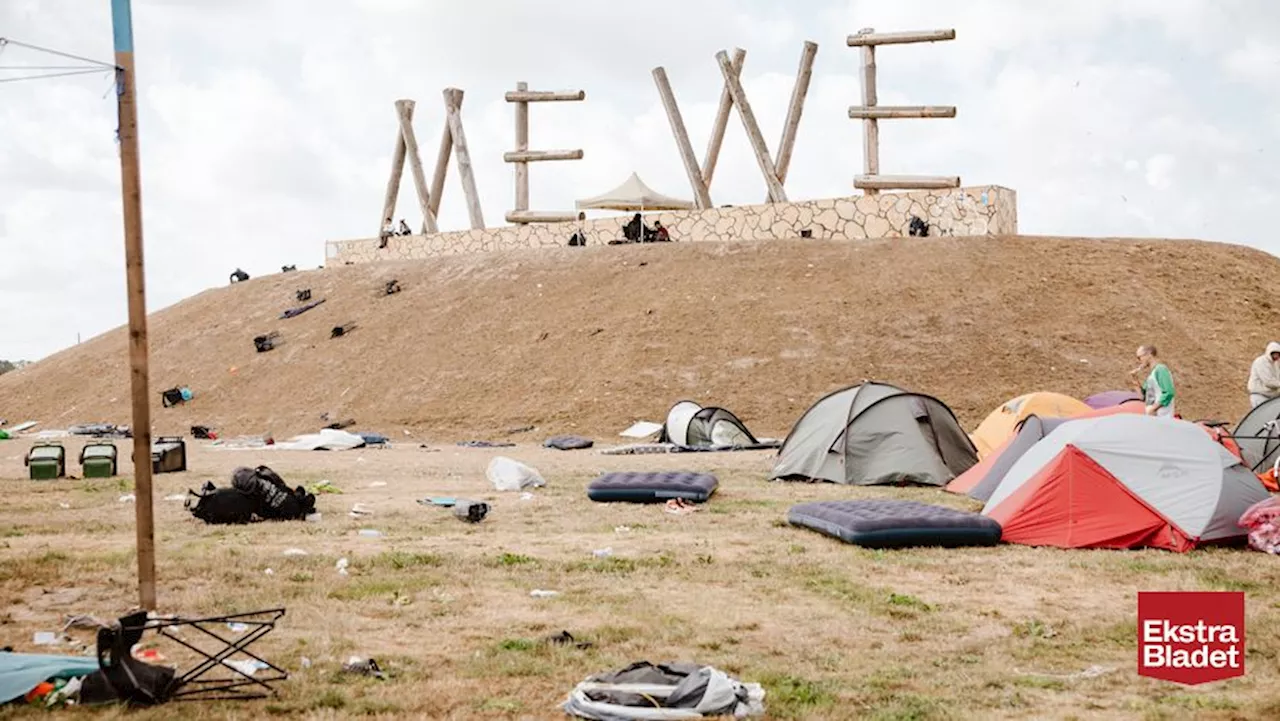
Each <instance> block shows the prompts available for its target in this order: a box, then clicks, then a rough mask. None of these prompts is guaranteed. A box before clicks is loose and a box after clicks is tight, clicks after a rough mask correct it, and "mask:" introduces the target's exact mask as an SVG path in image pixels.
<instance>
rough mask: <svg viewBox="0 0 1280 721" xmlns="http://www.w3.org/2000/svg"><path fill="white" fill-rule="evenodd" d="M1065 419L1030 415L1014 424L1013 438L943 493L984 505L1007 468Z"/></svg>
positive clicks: (958, 477) (965, 473)
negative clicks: (966, 498)
mask: <svg viewBox="0 0 1280 721" xmlns="http://www.w3.org/2000/svg"><path fill="white" fill-rule="evenodd" d="M1068 420H1070V419H1068V418H1041V417H1040V416H1037V415H1030V416H1027V417H1026V418H1023V419H1022V420H1021V421H1018V425H1017V427H1016V435H1015V436H1014V437H1013V438H1011V439H1009V441H1008V442H1006V443H1005V444H1004V445H1003V446H1001V447H1000V448H998V449H996V451H995V452H994V453H993V454H992V455H989V456H987V457H986V458H984V459H983V460H982V461H981V462H979V463H978V464H977V465H975V466H973V467H972V468H970V469H969V470H967V471H965V472H964V473H961V474H960V475H959V476H957V477H956V479H955V480H954V481H952V482H951V483H949V484H947V490H948V491H951V492H952V493H960V494H964V495H967V496H969V497H970V498H972V499H974V500H976V501H982V502H984V503H985V502H986V501H987V499H989V498H991V494H992V493H995V490H996V488H998V487H999V486H1000V482H1001V481H1003V480H1004V477H1005V476H1006V475H1008V474H1009V469H1010V468H1013V464H1015V463H1017V462H1018V459H1019V458H1022V456H1023V455H1025V454H1026V452H1027V451H1028V450H1030V449H1031V447H1032V446H1034V445H1035V444H1037V443H1039V442H1040V441H1042V440H1044V437H1045V436H1047V435H1049V434H1050V433H1052V432H1053V430H1054V429H1055V428H1057V427H1058V426H1060V425H1062V424H1063V423H1066V422H1067V421H1068Z"/></svg>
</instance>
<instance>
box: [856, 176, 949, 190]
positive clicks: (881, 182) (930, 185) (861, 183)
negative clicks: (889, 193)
mask: <svg viewBox="0 0 1280 721" xmlns="http://www.w3.org/2000/svg"><path fill="white" fill-rule="evenodd" d="M853 187H855V188H858V189H860V190H942V189H945V188H959V187H960V178H959V176H955V175H950V176H947V175H859V176H858V177H856V178H854V179H853Z"/></svg>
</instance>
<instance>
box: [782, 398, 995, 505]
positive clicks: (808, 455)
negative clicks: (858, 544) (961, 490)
mask: <svg viewBox="0 0 1280 721" xmlns="http://www.w3.org/2000/svg"><path fill="white" fill-rule="evenodd" d="M977 462H978V450H977V448H975V447H974V445H973V441H971V440H969V436H968V434H966V433H965V432H964V430H963V429H962V428H961V427H960V422H959V421H958V420H956V416H955V414H954V413H952V412H951V409H950V408H948V407H947V405H946V404H945V403H943V402H942V401H940V400H938V399H937V398H934V397H932V396H927V395H923V394H920V393H911V392H909V391H905V390H903V389H901V388H898V387H896V386H892V385H889V384H887V383H877V382H874V381H863V383H862V384H861V385H856V386H852V387H849V388H845V389H843V390H839V391H836V392H835V393H832V394H830V395H828V396H826V397H824V398H822V399H821V400H819V401H818V402H817V403H815V404H813V407H811V408H810V409H809V410H808V411H806V412H805V414H804V415H803V416H801V417H800V420H799V421H798V422H797V423H796V425H795V427H794V428H792V429H791V433H790V434H788V435H787V439H786V440H785V441H784V442H783V444H782V448H781V450H779V451H778V461H777V463H776V464H775V465H774V468H773V473H772V475H771V476H770V477H769V479H770V480H775V479H782V480H811V481H829V482H831V483H843V484H849V485H856V486H871V485H881V484H893V483H919V484H923V485H931V486H944V485H946V484H947V482H948V481H950V480H951V479H953V478H955V477H956V476H957V475H959V474H961V473H964V472H965V471H966V470H968V469H969V468H970V467H972V466H973V465H974V464H975V463H977Z"/></svg>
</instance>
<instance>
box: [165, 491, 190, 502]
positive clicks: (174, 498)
mask: <svg viewBox="0 0 1280 721" xmlns="http://www.w3.org/2000/svg"><path fill="white" fill-rule="evenodd" d="M164 500H166V501H169V502H170V503H181V502H182V501H185V500H187V496H186V494H183V493H172V494H170V495H167V496H165V497H164Z"/></svg>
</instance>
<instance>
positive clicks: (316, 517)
mask: <svg viewBox="0 0 1280 721" xmlns="http://www.w3.org/2000/svg"><path fill="white" fill-rule="evenodd" d="M305 520H306V522H307V523H319V522H320V512H319V511H316V512H315V513H308V514H307V517H306V519H305Z"/></svg>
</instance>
